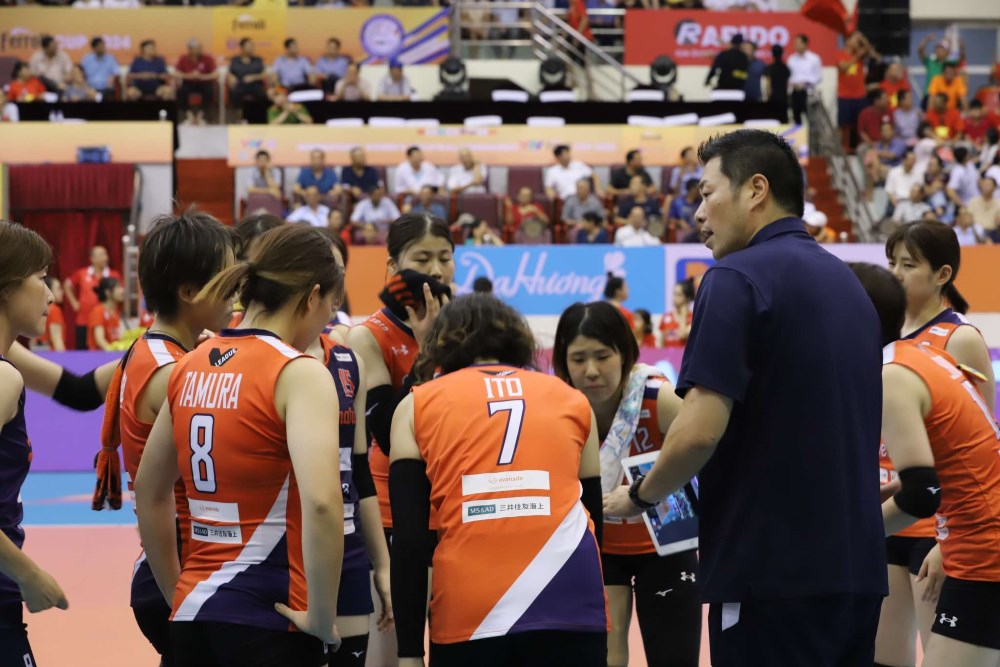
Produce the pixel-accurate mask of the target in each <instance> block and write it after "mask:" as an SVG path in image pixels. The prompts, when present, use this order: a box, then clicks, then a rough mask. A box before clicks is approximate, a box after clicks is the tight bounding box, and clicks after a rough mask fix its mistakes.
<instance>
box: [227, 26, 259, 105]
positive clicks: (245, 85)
mask: <svg viewBox="0 0 1000 667" xmlns="http://www.w3.org/2000/svg"><path fill="white" fill-rule="evenodd" d="M253 49H254V43H253V40H252V39H250V38H249V37H244V38H243V39H241V40H240V52H239V55H237V56H236V57H235V58H233V59H232V61H231V62H230V63H229V90H230V95H231V97H232V101H233V103H234V104H236V105H241V104H243V103H244V102H257V101H263V100H265V99H267V71H266V70H265V67H264V61H263V60H262V59H261V58H259V57H258V56H255V55H254V53H253Z"/></svg>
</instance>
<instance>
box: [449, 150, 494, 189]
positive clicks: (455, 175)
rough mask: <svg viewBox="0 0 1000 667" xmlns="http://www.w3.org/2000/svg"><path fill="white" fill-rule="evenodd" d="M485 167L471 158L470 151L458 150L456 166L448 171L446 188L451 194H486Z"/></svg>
mask: <svg viewBox="0 0 1000 667" xmlns="http://www.w3.org/2000/svg"><path fill="white" fill-rule="evenodd" d="M486 178H487V170H486V165H485V164H483V163H482V162H480V161H478V160H476V159H475V158H474V157H472V151H470V150H469V149H468V148H465V147H462V148H460V149H458V164H456V165H455V166H453V167H452V168H451V169H449V170H448V181H447V183H446V186H445V187H446V188H447V189H448V192H451V193H453V194H461V193H468V194H481V193H484V192H486V183H487V180H486Z"/></svg>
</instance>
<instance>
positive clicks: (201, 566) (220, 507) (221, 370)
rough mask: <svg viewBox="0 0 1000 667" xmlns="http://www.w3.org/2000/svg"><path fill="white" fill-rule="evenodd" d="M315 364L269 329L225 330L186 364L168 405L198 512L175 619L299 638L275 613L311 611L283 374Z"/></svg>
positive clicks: (186, 480)
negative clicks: (282, 406) (280, 397)
mask: <svg viewBox="0 0 1000 667" xmlns="http://www.w3.org/2000/svg"><path fill="white" fill-rule="evenodd" d="M301 356H305V355H303V354H302V353H301V352H299V351H298V350H295V349H293V348H292V347H290V346H288V345H286V344H285V343H284V342H282V341H281V339H279V338H278V337H277V336H275V335H274V334H272V333H270V332H268V331H263V330H260V329H224V330H223V331H222V333H221V334H220V335H219V337H217V338H214V339H212V340H211V341H208V342H207V343H205V344H203V345H201V346H200V347H199V348H198V349H196V350H194V351H193V352H191V353H189V354H188V355H187V356H185V357H184V358H183V359H182V360H180V361H179V362H177V367H176V368H175V369H174V373H173V375H172V376H171V378H170V383H169V387H168V392H167V393H168V398H169V401H170V410H171V415H172V416H173V424H174V444H175V446H176V448H177V463H178V466H179V468H180V473H181V479H182V480H183V481H184V488H185V490H186V495H187V501H188V504H189V507H190V513H191V520H190V531H191V532H190V540H191V542H190V548H189V552H188V556H187V558H186V559H185V560H184V563H183V565H182V567H181V577H180V580H179V581H178V583H177V589H176V591H175V593H174V600H173V614H172V616H171V618H172V619H173V620H175V621H218V622H223V623H235V624H238V625H249V626H253V627H259V628H266V629H271V630H279V631H281V630H290V629H291V626H290V625H289V623H288V621H287V620H286V619H285V618H284V617H282V616H281V615H280V614H278V613H277V612H276V611H274V603H275V602H282V603H284V604H287V605H288V606H289V607H291V608H292V609H297V610H302V609H305V608H306V580H305V573H304V570H303V563H302V514H301V507H300V504H299V493H298V486H297V484H296V481H295V474H294V473H293V471H292V462H291V458H290V456H289V454H288V441H287V438H286V431H285V424H284V421H283V420H282V418H281V417H280V416H279V415H278V412H277V409H276V408H275V405H274V388H275V385H276V383H277V380H278V376H279V374H280V373H281V371H282V369H284V367H285V366H286V365H287V364H288V363H289V362H291V361H292V360H294V359H297V358H298V357H301Z"/></svg>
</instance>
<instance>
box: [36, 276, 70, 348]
mask: <svg viewBox="0 0 1000 667" xmlns="http://www.w3.org/2000/svg"><path fill="white" fill-rule="evenodd" d="M45 285H46V286H47V287H48V288H49V291H51V292H52V303H50V304H49V312H48V315H47V316H46V318H45V333H44V334H43V335H42V337H41V338H39V339H38V344H39V345H40V346H42V347H44V348H47V349H49V350H52V351H53V352H65V351H66V319H65V317H64V316H63V311H62V302H63V296H64V295H63V290H62V285H60V284H59V281H58V280H56V279H55V278H53V277H52V276H45Z"/></svg>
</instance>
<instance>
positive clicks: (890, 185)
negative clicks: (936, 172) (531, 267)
mask: <svg viewBox="0 0 1000 667" xmlns="http://www.w3.org/2000/svg"><path fill="white" fill-rule="evenodd" d="M916 165H917V155H916V153H914V152H913V149H912V148H907V149H906V151H905V152H904V153H903V161H902V163H901V164H898V165H896V166H895V167H893V168H892V169H890V170H889V173H888V174H886V177H885V193H886V194H887V195H888V196H889V203H890V205H892V206H893V207H895V206H899V204H900V202H902V201H904V200H906V199H907V198H909V197H910V193H912V192H913V186H914V185H922V184H923V182H924V174H923V172H921V171H920V170H919V169H917V168H916Z"/></svg>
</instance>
